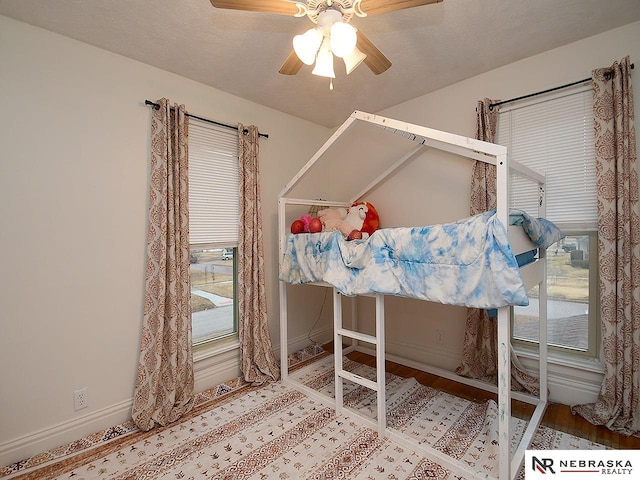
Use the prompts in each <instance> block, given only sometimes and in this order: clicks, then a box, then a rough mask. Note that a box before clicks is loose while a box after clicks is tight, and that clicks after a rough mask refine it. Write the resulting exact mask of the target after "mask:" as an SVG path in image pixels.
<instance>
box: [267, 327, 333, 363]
mask: <svg viewBox="0 0 640 480" xmlns="http://www.w3.org/2000/svg"><path fill="white" fill-rule="evenodd" d="M332 340H333V326H329V327H326V328H319V329H316V330H313V331H312V332H311V333H309V334H308V335H300V336H298V337H296V338H289V339H288V341H287V343H288V350H287V351H288V352H289V354H292V353H293V352H297V351H299V350H302V349H303V348H305V347H307V346H308V345H311V344H312V343H318V344H320V345H324V344H325V343H329V342H330V341H332ZM273 353H274V354H275V356H276V358H277V359H278V360H280V344H277V345H273Z"/></svg>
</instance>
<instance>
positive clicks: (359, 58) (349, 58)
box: [342, 47, 367, 75]
mask: <svg viewBox="0 0 640 480" xmlns="http://www.w3.org/2000/svg"><path fill="white" fill-rule="evenodd" d="M365 58H367V56H366V55H365V54H364V53H362V52H361V51H360V50H359V49H358V47H355V48H354V49H353V51H352V52H351V53H350V54H349V55H345V56H344V57H343V58H342V60H344V65H345V67H346V69H347V75H349V74H350V73H351V72H353V71H354V70H355V69H356V68H358V65H360V64H361V63H362V62H363V61H364V59H365Z"/></svg>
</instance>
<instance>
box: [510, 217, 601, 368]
mask: <svg viewBox="0 0 640 480" xmlns="http://www.w3.org/2000/svg"><path fill="white" fill-rule="evenodd" d="M558 226H559V227H560V229H561V230H562V231H563V233H565V235H566V236H568V237H573V236H588V237H589V315H588V320H587V324H588V329H589V336H588V342H587V347H586V349H585V350H582V349H580V348H577V347H571V346H568V345H556V344H552V343H549V342H547V348H548V349H549V350H550V351H554V352H556V353H564V354H568V355H572V356H577V357H582V358H594V359H597V358H599V357H600V351H599V350H600V338H601V329H600V295H599V283H600V282H599V275H598V268H599V267H598V265H599V262H598V232H596V231H593V230H571V229H566V230H565V229H562V226H561V225H558ZM548 255H549V253H547V256H548ZM547 281H548V277H547ZM516 315H517V314H516V312H515V309H514V307H511V341H512V342H513V345H514V346H517V347H518V348H520V349H522V350H525V351H528V352H532V351H537V349H538V342H537V341H534V340H529V339H524V338H520V337H515V336H514V335H513V333H514V322H515V320H516Z"/></svg>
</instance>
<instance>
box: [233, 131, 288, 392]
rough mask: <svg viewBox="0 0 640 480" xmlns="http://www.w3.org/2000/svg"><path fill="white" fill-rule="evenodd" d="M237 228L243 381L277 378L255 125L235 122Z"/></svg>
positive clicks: (261, 380)
mask: <svg viewBox="0 0 640 480" xmlns="http://www.w3.org/2000/svg"><path fill="white" fill-rule="evenodd" d="M238 132H239V142H240V143H239V157H240V168H239V176H240V225H241V226H242V228H240V232H239V238H238V318H239V326H238V333H239V336H240V356H241V366H240V369H241V370H242V373H243V375H244V379H245V380H246V381H247V382H252V383H256V384H260V383H264V382H266V381H268V380H277V379H278V378H280V369H279V366H278V363H277V361H276V359H275V356H274V354H273V348H272V346H271V338H270V336H269V324H268V321H267V300H266V294H265V285H264V251H263V242H262V207H261V203H260V177H259V169H258V150H259V149H258V140H259V136H258V128H257V127H255V126H253V125H252V126H249V127H244V126H242V125H239V126H238Z"/></svg>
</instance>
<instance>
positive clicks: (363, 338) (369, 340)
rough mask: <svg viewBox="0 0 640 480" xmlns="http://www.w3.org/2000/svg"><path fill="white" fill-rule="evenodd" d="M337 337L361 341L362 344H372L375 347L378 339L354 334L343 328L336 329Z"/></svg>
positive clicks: (363, 334)
mask: <svg viewBox="0 0 640 480" xmlns="http://www.w3.org/2000/svg"><path fill="white" fill-rule="evenodd" d="M337 333H338V335H342V336H343V337H349V338H353V339H355V340H361V341H363V342H367V343H372V344H373V345H377V342H378V339H377V338H376V337H374V336H373V335H367V334H366V333H359V332H354V331H353V330H346V329H344V328H340V329H338V332H337Z"/></svg>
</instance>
